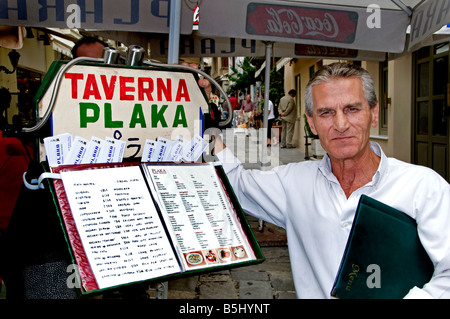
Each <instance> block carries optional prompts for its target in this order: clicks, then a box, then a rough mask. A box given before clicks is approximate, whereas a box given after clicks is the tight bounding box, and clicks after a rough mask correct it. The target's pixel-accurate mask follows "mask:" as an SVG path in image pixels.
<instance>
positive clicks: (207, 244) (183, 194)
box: [144, 164, 254, 268]
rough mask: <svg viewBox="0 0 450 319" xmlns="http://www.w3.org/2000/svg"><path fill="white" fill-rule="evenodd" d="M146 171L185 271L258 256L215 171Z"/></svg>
mask: <svg viewBox="0 0 450 319" xmlns="http://www.w3.org/2000/svg"><path fill="white" fill-rule="evenodd" d="M144 167H145V169H146V172H147V174H148V176H150V180H151V181H152V182H153V185H152V187H153V190H154V193H156V194H157V198H158V202H159V204H160V207H161V211H162V213H163V216H164V219H165V222H166V224H167V225H169V228H170V230H171V234H172V238H174V239H175V245H176V246H177V249H178V251H179V253H180V255H181V256H183V258H182V263H183V266H184V267H187V268H194V267H195V268H199V267H209V266H210V265H215V264H221V263H233V262H240V261H242V260H246V259H249V258H252V257H254V256H253V255H252V250H251V246H250V244H249V242H248V241H247V238H246V236H245V234H244V233H243V232H242V230H241V229H242V228H241V225H240V222H239V220H238V218H237V216H236V213H235V211H234V210H233V208H232V207H231V205H230V201H229V200H228V197H227V195H226V193H225V191H224V189H223V186H222V183H221V181H220V180H219V178H218V176H217V174H216V171H215V170H214V167H212V166H211V165H178V166H177V165H155V164H147V165H145V166H144Z"/></svg>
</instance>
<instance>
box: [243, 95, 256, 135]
mask: <svg viewBox="0 0 450 319" xmlns="http://www.w3.org/2000/svg"><path fill="white" fill-rule="evenodd" d="M254 110H255V103H253V102H252V97H251V95H250V94H247V98H246V99H245V101H243V102H242V105H241V112H242V114H243V115H244V121H245V124H246V125H247V128H248V127H249V126H250V124H249V123H250V122H253V111H254Z"/></svg>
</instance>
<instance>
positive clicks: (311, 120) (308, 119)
mask: <svg viewBox="0 0 450 319" xmlns="http://www.w3.org/2000/svg"><path fill="white" fill-rule="evenodd" d="M306 120H307V121H308V124H309V127H310V128H311V131H312V132H313V133H314V135H318V134H317V131H316V127H315V126H314V121H313V118H312V116H309V115H308V114H306Z"/></svg>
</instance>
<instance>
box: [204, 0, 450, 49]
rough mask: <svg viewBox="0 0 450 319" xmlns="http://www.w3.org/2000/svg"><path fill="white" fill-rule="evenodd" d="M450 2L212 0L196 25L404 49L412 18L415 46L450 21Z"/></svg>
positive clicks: (248, 34) (265, 36)
mask: <svg viewBox="0 0 450 319" xmlns="http://www.w3.org/2000/svg"><path fill="white" fill-rule="evenodd" d="M374 2H376V3H374ZM449 7H450V1H448V0H423V1H421V0H401V1H400V0H392V1H391V0H380V1H371V0H359V1H355V0H336V1H333V2H332V3H331V2H330V1H328V0H311V1H308V0H298V1H294V0H291V1H288V0H284V1H283V0H271V1H270V0H260V1H257V2H255V1H253V0H228V1H222V0H208V1H204V2H202V4H201V6H200V22H199V30H198V31H199V34H200V35H201V36H217V35H219V34H220V35H221V36H222V37H235V38H243V39H255V40H262V41H273V42H290V43H298V44H304V45H318V46H323V47H335V48H346V49H355V50H364V51H378V52H391V53H400V52H403V51H404V50H405V48H406V43H407V42H406V34H407V33H406V30H407V27H408V26H409V25H410V24H411V21H412V34H411V36H412V37H411V39H412V41H411V46H413V45H414V44H415V43H417V41H419V42H420V41H423V39H424V38H427V37H429V36H431V35H432V34H433V32H435V31H436V30H439V28H441V27H442V26H443V25H445V24H447V23H448V22H450V9H449ZM219 12H220V14H218V13H219ZM230 17H233V18H230Z"/></svg>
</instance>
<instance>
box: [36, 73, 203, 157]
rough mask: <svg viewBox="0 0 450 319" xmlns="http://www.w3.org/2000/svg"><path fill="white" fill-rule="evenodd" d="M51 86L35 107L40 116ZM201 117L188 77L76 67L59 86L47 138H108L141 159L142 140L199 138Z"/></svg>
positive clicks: (198, 94) (194, 85) (194, 88)
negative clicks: (62, 136)
mask: <svg viewBox="0 0 450 319" xmlns="http://www.w3.org/2000/svg"><path fill="white" fill-rule="evenodd" d="M54 82H55V81H54ZM54 82H53V83H52V84H51V86H50V87H49V89H48V90H47V91H46V93H45V94H44V96H43V98H42V99H41V101H40V103H39V115H40V116H41V117H42V116H43V114H44V113H45V111H46V110H47V107H48V105H49V102H50V100H51V96H52V92H53V87H54ZM206 112H208V103H207V102H206V99H205V96H204V94H203V92H202V91H201V89H200V88H199V86H198V84H197V81H196V79H195V77H194V75H193V74H192V73H186V72H169V71H155V70H146V69H138V68H124V67H122V68H121V67H102V66H89V65H75V66H73V67H71V68H70V69H69V70H68V71H67V72H66V73H65V74H64V76H63V79H62V81H61V84H60V87H59V91H58V94H57V98H56V100H55V106H54V109H53V113H52V120H51V121H52V122H51V123H52V135H59V134H63V133H70V134H72V135H73V136H81V137H83V138H85V139H88V140H90V139H91V137H92V136H96V137H99V138H105V137H111V138H115V139H119V140H121V141H125V142H126V143H127V146H126V150H125V153H124V158H129V157H140V156H141V154H142V150H143V148H144V147H143V146H144V143H145V140H146V139H156V138H157V137H163V138H168V139H174V138H175V137H176V136H179V135H182V136H183V137H185V138H189V137H190V138H192V137H193V136H194V135H196V134H201V129H202V127H201V122H200V121H201V118H202V115H201V114H202V113H206Z"/></svg>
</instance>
